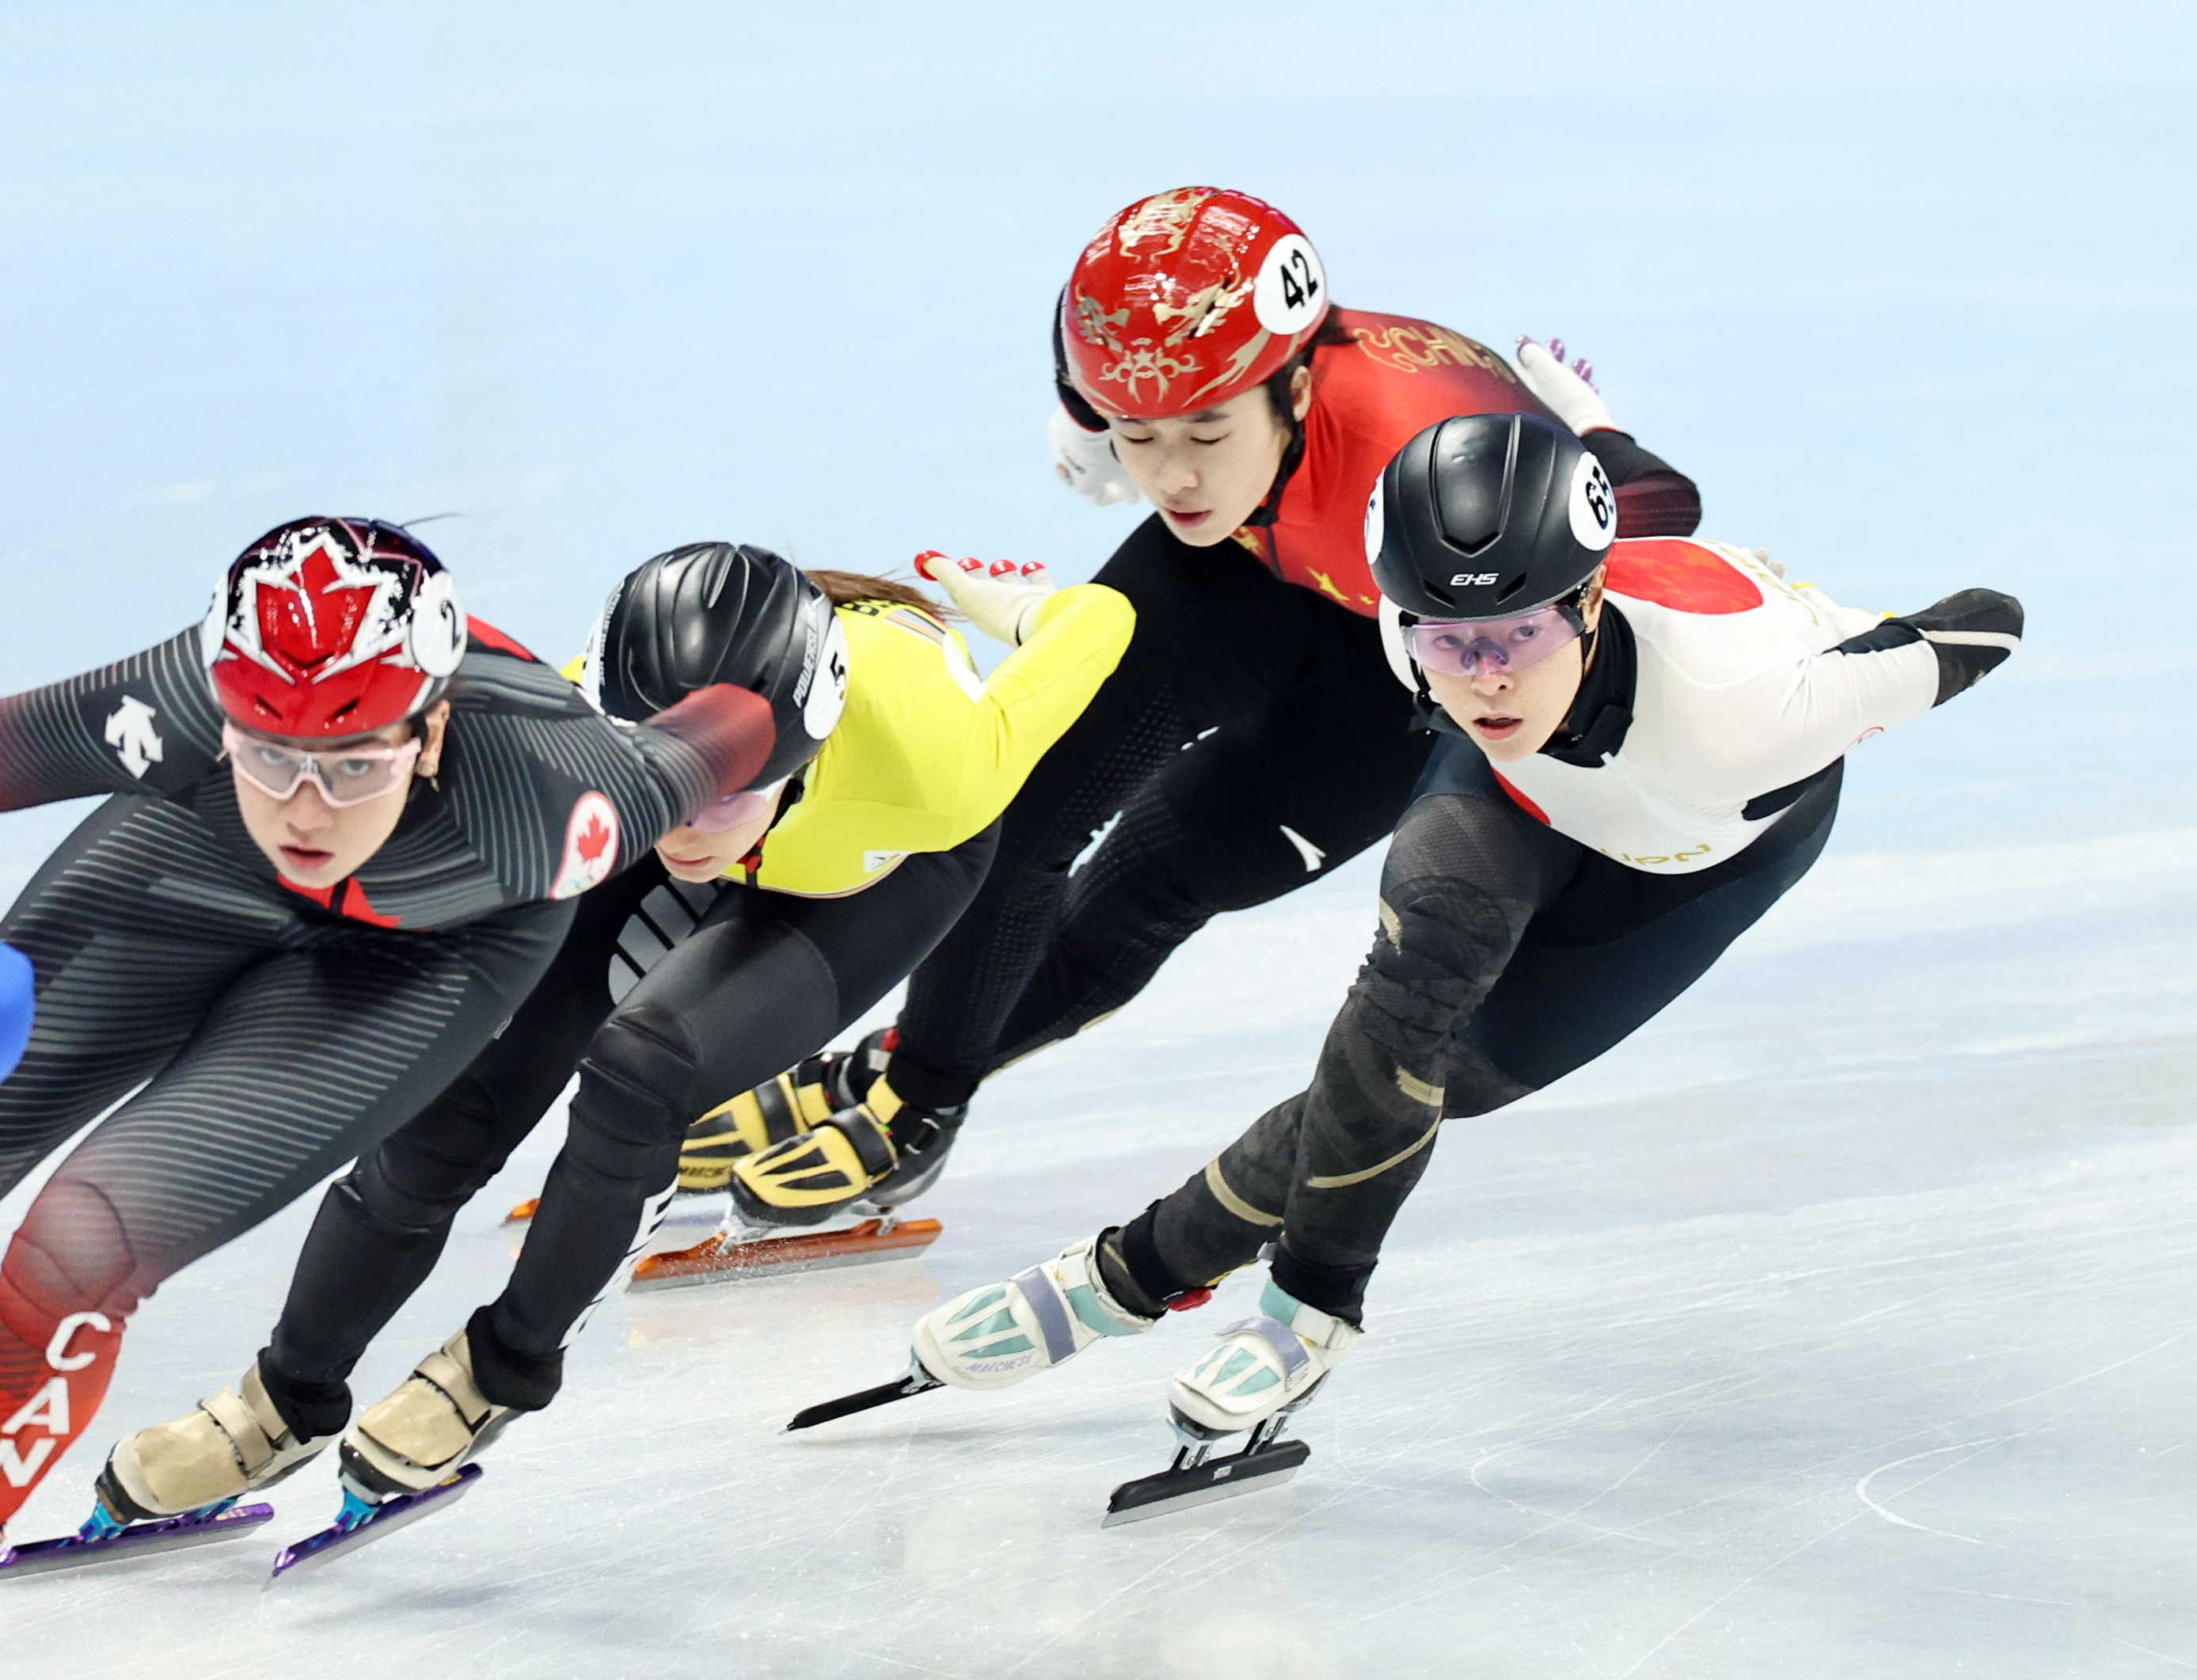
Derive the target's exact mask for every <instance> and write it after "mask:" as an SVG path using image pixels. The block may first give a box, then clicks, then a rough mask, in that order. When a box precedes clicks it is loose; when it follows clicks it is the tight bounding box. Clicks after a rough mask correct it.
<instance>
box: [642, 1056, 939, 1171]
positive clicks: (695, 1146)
mask: <svg viewBox="0 0 2197 1680" xmlns="http://www.w3.org/2000/svg"><path fill="white" fill-rule="evenodd" d="M899 1036H900V1034H899V1029H898V1028H892V1027H880V1028H878V1030H877V1031H876V1032H874V1033H872V1034H869V1035H868V1036H867V1038H865V1039H863V1040H862V1041H861V1043H859V1044H857V1045H856V1046H855V1047H854V1048H853V1049H852V1050H827V1051H822V1052H821V1053H820V1054H818V1055H815V1056H811V1057H808V1058H807V1059H806V1060H804V1061H803V1062H801V1063H797V1065H796V1066H795V1067H793V1068H792V1069H791V1070H790V1071H788V1072H785V1073H782V1074H780V1075H778V1077H777V1078H775V1079H774V1080H769V1081H768V1082H767V1083H765V1084H762V1085H759V1086H756V1088H755V1089H754V1090H752V1091H743V1092H740V1094H739V1096H737V1097H735V1098H732V1099H731V1100H730V1101H729V1102H725V1103H720V1104H718V1105H717V1106H716V1108H714V1109H710V1111H709V1113H707V1114H705V1115H703V1116H702V1117H701V1118H700V1119H699V1120H698V1121H695V1122H694V1123H693V1125H692V1126H690V1127H687V1138H686V1141H685V1143H684V1144H682V1145H681V1148H680V1150H679V1192H680V1194H681V1195H682V1196H702V1195H707V1194H709V1193H710V1192H711V1191H713V1190H723V1189H724V1188H725V1187H726V1185H728V1183H729V1181H730V1180H731V1179H732V1175H733V1162H735V1161H739V1160H740V1159H742V1158H743V1157H745V1156H751V1155H756V1154H760V1153H761V1152H762V1150H767V1149H768V1148H770V1147H771V1145H773V1144H783V1143H785V1142H788V1141H789V1140H791V1139H792V1138H797V1137H800V1136H801V1135H802V1134H803V1133H806V1132H809V1131H813V1130H814V1128H815V1127H818V1126H820V1125H821V1124H822V1123H823V1122H824V1121H826V1120H829V1119H830V1118H831V1117H832V1115H835V1114H837V1113H838V1112H839V1111H840V1110H841V1109H851V1108H853V1107H854V1106H855V1104H858V1103H860V1102H861V1100H862V1098H865V1097H867V1095H869V1092H870V1087H871V1086H872V1085H874V1084H875V1083H877V1080H878V1076H879V1075H882V1074H883V1073H884V1070H885V1064H886V1063H887V1062H889V1061H890V1059H891V1057H892V1051H893V1046H894V1044H895V1043H896V1041H897V1040H898V1039H899Z"/></svg>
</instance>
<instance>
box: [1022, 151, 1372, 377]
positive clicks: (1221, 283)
mask: <svg viewBox="0 0 2197 1680" xmlns="http://www.w3.org/2000/svg"><path fill="white" fill-rule="evenodd" d="M1329 308H1330V304H1329V300H1328V295H1327V273H1326V270H1325V269H1323V268H1322V267H1321V266H1320V261H1319V252H1316V251H1314V250H1313V247H1312V241H1311V240H1308V239H1307V238H1306V237H1305V235H1304V230H1303V229H1301V228H1300V227H1298V226H1297V224H1296V223H1294V222H1292V221H1291V220H1290V218H1289V217H1286V216H1284V215H1283V214H1282V212H1281V211H1278V210H1277V209H1275V208H1274V207H1273V206H1272V205H1270V204H1267V203H1266V202H1264V201H1263V200H1259V199H1255V198H1253V197H1252V196H1251V195H1250V194H1249V193H1235V192H1228V191H1226V190H1224V189H1222V188H1218V187H1178V188H1174V190H1173V191H1171V192H1165V193H1155V194H1152V196H1151V197H1150V198H1147V199H1139V200H1137V202H1136V203H1134V204H1133V205H1131V206H1129V207H1128V208H1127V209H1126V210H1123V211H1120V212H1118V213H1117V214H1116V215H1115V216H1114V217H1112V218H1111V219H1110V221H1109V222H1108V223H1106V225H1105V226H1104V227H1103V228H1101V229H1099V230H1098V237H1096V238H1095V239H1093V240H1092V241H1091V243H1090V244H1089V245H1087V246H1085V247H1084V250H1083V254H1082V255H1081V257H1079V258H1076V262H1075V272H1074V273H1072V274H1071V275H1070V276H1069V279H1068V286H1067V288H1066V289H1065V290H1064V291H1063V292H1062V293H1061V296H1060V342H1061V347H1062V349H1063V350H1064V353H1065V357H1066V361H1067V366H1068V376H1069V379H1070V380H1071V381H1072V382H1073V383H1074V385H1075V389H1076V390H1077V391H1079V392H1080V393H1081V395H1082V397H1083V399H1084V400H1085V401H1086V402H1087V403H1090V404H1091V406H1092V407H1093V408H1096V409H1097V410H1098V412H1099V413H1100V414H1108V415H1111V416H1113V417H1114V418H1116V419H1122V420H1126V419H1130V418H1135V419H1139V420H1165V419H1167V418H1168V417H1169V416H1172V415H1176V414H1194V413H1196V412H1197V410H1198V409H1200V408H1211V407H1213V406H1214V404H1216V403H1226V401H1228V400H1229V398H1231V397H1238V396H1241V395H1242V394H1243V392H1244V391H1249V390H1251V389H1252V388H1253V387H1254V386H1255V385H1260V384H1261V383H1262V382H1263V381H1265V380H1267V379H1271V378H1272V376H1273V375H1274V374H1277V373H1278V372H1280V371H1281V368H1282V366H1283V364H1284V363H1285V362H1288V361H1289V359H1290V357H1291V356H1295V355H1296V353H1297V352H1298V351H1299V350H1302V349H1303V348H1304V347H1305V346H1306V345H1309V344H1310V343H1311V342H1312V339H1313V334H1314V333H1317V332H1318V331H1319V327H1320V323H1321V322H1324V321H1325V320H1326V319H1327V313H1328V310H1329Z"/></svg>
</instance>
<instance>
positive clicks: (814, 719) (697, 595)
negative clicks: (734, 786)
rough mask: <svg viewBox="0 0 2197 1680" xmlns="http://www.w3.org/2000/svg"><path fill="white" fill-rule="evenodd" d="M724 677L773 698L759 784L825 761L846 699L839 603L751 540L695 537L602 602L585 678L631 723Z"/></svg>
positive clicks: (592, 693)
mask: <svg viewBox="0 0 2197 1680" xmlns="http://www.w3.org/2000/svg"><path fill="white" fill-rule="evenodd" d="M719 682H728V683H731V684H733V685H734V686H737V687H740V688H746V689H750V690H752V691H753V692H756V693H757V694H760V695H762V698H764V699H765V700H767V701H768V702H769V703H770V710H771V717H772V720H773V721H774V724H775V726H776V732H777V734H776V739H775V740H774V743H773V744H772V746H771V750H770V756H769V757H768V759H767V760H766V761H765V762H764V763H763V767H762V769H761V770H760V771H759V772H757V773H756V775H755V777H754V778H753V779H752V780H751V782H750V783H749V785H750V786H751V787H768V786H769V785H771V784H772V783H774V782H778V781H782V780H784V779H785V778H786V777H788V776H790V775H791V774H792V773H794V772H795V771H796V770H798V769H799V768H801V767H802V766H803V765H804V764H806V763H808V762H809V760H810V759H812V758H814V757H815V756H816V754H817V752H818V750H820V749H821V748H822V746H823V744H824V740H825V738H826V736H828V735H829V734H831V733H832V730H833V729H834V728H835V727H838V721H839V714H840V712H841V711H842V710H844V709H845V706H846V703H847V633H846V630H845V629H844V628H843V626H842V625H841V624H840V623H839V618H838V614H837V613H835V612H834V611H832V603H831V601H830V600H828V599H827V598H826V595H825V594H824V592H823V590H821V589H820V588H818V587H817V586H816V584H815V583H814V581H812V580H811V579H810V577H809V575H808V574H807V573H806V572H804V571H802V570H801V568H800V567H798V566H797V565H794V564H793V563H792V562H791V560H787V559H781V558H780V556H779V555H776V554H774V553H771V551H770V550H769V549H768V548H758V547H755V546H754V545H753V544H751V543H745V542H743V543H732V542H693V543H688V544H687V545H686V546H685V547H680V548H674V549H671V550H670V551H669V552H667V553H662V554H658V555H657V556H656V557H655V558H654V559H650V560H646V561H644V562H643V563H642V564H641V565H639V566H636V567H635V569H634V570H633V571H632V572H631V573H630V574H629V575H628V576H627V577H626V580H625V581H624V582H623V583H621V584H619V585H618V587H617V589H615V590H614V591H612V594H611V598H610V600H607V601H606V602H605V603H604V604H603V610H602V613H601V616H600V617H598V618H597V619H596V621H595V630H594V635H592V636H591V637H589V638H588V652H587V657H586V658H585V660H584V661H583V664H582V669H581V676H580V686H581V687H582V688H583V689H584V690H585V691H586V692H587V695H588V698H589V699H591V700H593V701H594V703H595V704H597V705H599V706H600V707H601V708H602V709H603V710H604V711H606V712H607V713H608V714H609V715H611V716H612V717H615V718H622V719H623V720H624V721H627V722H629V723H640V722H643V721H646V720H647V719H649V718H651V717H652V716H654V715H656V714H657V713H658V712H660V711H662V710H664V709H665V708H667V707H669V706H674V705H676V704H678V703H679V702H680V701H681V700H683V699H685V698H687V696H688V695H689V694H692V693H693V692H694V691H695V690H696V689H698V688H707V687H709V686H710V685H711V684H712V683H719Z"/></svg>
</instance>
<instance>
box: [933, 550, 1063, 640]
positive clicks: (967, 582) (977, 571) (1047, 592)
mask: <svg viewBox="0 0 2197 1680" xmlns="http://www.w3.org/2000/svg"><path fill="white" fill-rule="evenodd" d="M915 569H916V571H917V572H918V573H919V575H920V576H925V577H927V578H929V579H930V581H931V582H933V583H936V584H937V585H938V587H939V588H942V589H943V590H945V591H946V593H947V594H948V595H950V596H952V597H953V600H954V605H956V606H958V607H959V608H960V609H961V611H963V612H965V613H966V614H967V615H968V617H969V622H970V623H972V624H974V625H975V626H976V627H977V629H980V630H982V631H983V633H984V634H986V635H988V636H989V637H991V639H992V640H994V641H1003V642H1005V643H1006V645H1007V646H1010V647H1020V646H1022V645H1023V638H1024V637H1025V636H1027V635H1028V634H1029V633H1030V631H1031V629H1033V628H1035V626H1034V623H1033V621H1034V619H1035V616H1036V613H1037V610H1038V609H1039V608H1040V607H1041V606H1043V605H1045V604H1046V601H1047V600H1051V599H1052V594H1053V592H1054V590H1055V588H1057V587H1058V586H1057V585H1056V584H1055V583H1054V582H1053V581H1052V573H1050V572H1048V571H1046V569H1045V566H1044V565H1043V563H1042V562H1041V561H1038V560H1032V561H1031V562H1030V563H1029V565H1019V566H1018V565H1016V564H1015V563H1014V562H1013V561H1012V560H994V561H993V562H992V564H991V565H985V564H984V563H983V561H982V560H954V559H948V558H947V557H946V556H945V555H943V554H942V553H939V552H938V551H937V550H936V548H931V549H927V550H925V552H924V553H920V554H918V555H917V556H916V557H915Z"/></svg>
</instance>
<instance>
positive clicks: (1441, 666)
mask: <svg viewBox="0 0 2197 1680" xmlns="http://www.w3.org/2000/svg"><path fill="white" fill-rule="evenodd" d="M1585 634H1586V621H1585V619H1584V618H1583V617H1580V611H1579V608H1578V607H1577V606H1575V605H1573V604H1572V603H1571V602H1569V601H1559V602H1556V603H1555V604H1553V605H1549V606H1542V607H1536V608H1534V609H1533V611H1531V612H1521V613H1517V614H1516V615H1514V616H1513V617H1509V618H1469V619H1458V620H1441V619H1425V618H1423V619H1421V620H1420V621H1419V622H1418V623H1415V624H1410V625H1406V627H1405V630H1404V638H1405V640H1406V644H1407V645H1408V646H1410V648H1411V650H1412V658H1413V659H1414V660H1416V661H1417V663H1418V665H1419V669H1422V670H1428V671H1439V672H1441V674H1442V675H1444V676H1477V675H1479V674H1480V673H1481V671H1483V670H1489V669H1493V670H1498V671H1516V670H1522V669H1525V668H1526V667H1527V666H1528V665H1534V664H1539V663H1540V662H1541V661H1542V660H1544V659H1545V658H1548V657H1549V656H1550V655H1551V653H1554V652H1556V650H1557V649H1558V648H1560V647H1563V646H1568V644H1570V643H1572V642H1575V641H1577V640H1579V639H1580V637H1581V636H1582V635H1585Z"/></svg>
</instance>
